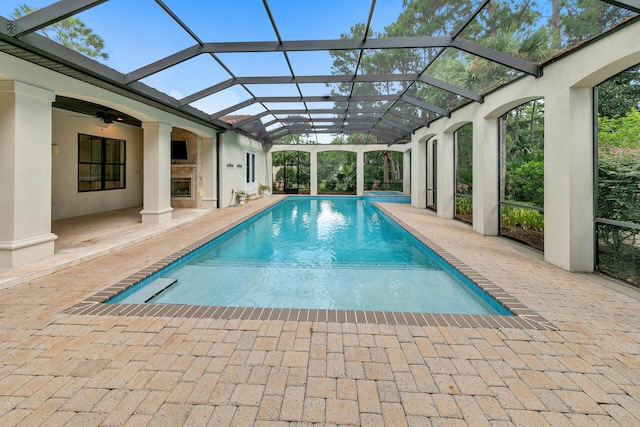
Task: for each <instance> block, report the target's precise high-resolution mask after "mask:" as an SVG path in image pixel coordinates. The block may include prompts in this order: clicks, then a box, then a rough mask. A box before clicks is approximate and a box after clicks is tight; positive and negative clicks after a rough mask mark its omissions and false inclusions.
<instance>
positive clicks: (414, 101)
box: [400, 95, 450, 117]
mask: <svg viewBox="0 0 640 427" xmlns="http://www.w3.org/2000/svg"><path fill="white" fill-rule="evenodd" d="M400 100H401V101H404V102H406V103H407V104H411V105H413V106H415V107H419V108H422V109H424V110H427V111H431V112H433V113H436V114H440V115H441V116H445V117H449V116H450V113H449V111H447V110H445V109H444V108H440V107H436V106H435V105H431V104H428V103H426V102H423V101H420V100H419V99H415V98H411V97H410V96H407V95H404V96H402V97H401V98H400Z"/></svg>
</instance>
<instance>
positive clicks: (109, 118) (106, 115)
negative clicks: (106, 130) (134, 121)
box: [96, 109, 122, 124]
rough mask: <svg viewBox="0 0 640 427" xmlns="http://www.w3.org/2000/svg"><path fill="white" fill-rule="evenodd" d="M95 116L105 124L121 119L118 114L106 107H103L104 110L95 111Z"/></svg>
mask: <svg viewBox="0 0 640 427" xmlns="http://www.w3.org/2000/svg"><path fill="white" fill-rule="evenodd" d="M96 117H97V118H98V119H100V120H102V121H103V122H104V123H106V124H110V123H113V122H114V121H122V118H121V117H120V116H118V115H117V114H113V113H110V112H109V110H107V109H105V110H104V111H96Z"/></svg>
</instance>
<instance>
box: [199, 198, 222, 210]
mask: <svg viewBox="0 0 640 427" xmlns="http://www.w3.org/2000/svg"><path fill="white" fill-rule="evenodd" d="M202 207H203V208H205V209H216V208H217V207H218V199H217V198H215V197H214V198H212V199H208V198H206V197H203V198H202Z"/></svg>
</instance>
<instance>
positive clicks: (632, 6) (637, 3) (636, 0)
mask: <svg viewBox="0 0 640 427" xmlns="http://www.w3.org/2000/svg"><path fill="white" fill-rule="evenodd" d="M602 1H604V2H605V3H609V4H612V5H614V6H617V7H623V8H625V9H629V10H631V11H633V12H635V13H640V0H602Z"/></svg>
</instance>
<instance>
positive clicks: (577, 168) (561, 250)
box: [544, 87, 594, 271]
mask: <svg viewBox="0 0 640 427" xmlns="http://www.w3.org/2000/svg"><path fill="white" fill-rule="evenodd" d="M544 108H545V114H544V258H545V260H546V261H547V262H550V263H551V264H554V265H557V266H559V267H561V268H564V269H566V270H569V271H593V266H594V259H593V248H594V221H593V216H594V214H593V197H594V195H593V91H592V89H591V88H580V89H569V88H561V87H559V88H557V90H554V91H551V92H550V94H549V95H547V97H546V98H545V105H544Z"/></svg>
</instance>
